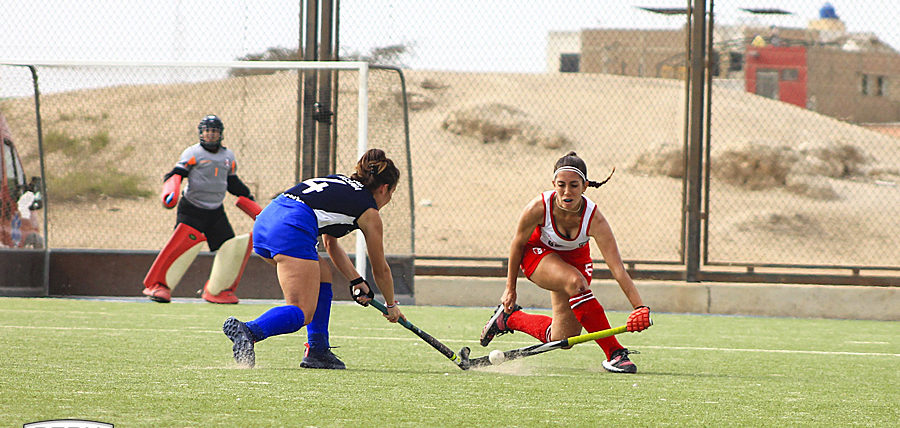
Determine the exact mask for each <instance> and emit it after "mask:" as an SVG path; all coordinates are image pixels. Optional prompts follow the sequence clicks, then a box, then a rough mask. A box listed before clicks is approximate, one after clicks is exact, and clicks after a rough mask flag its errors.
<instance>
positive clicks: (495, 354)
mask: <svg viewBox="0 0 900 428" xmlns="http://www.w3.org/2000/svg"><path fill="white" fill-rule="evenodd" d="M488 360H490V362H491V364H493V365H497V364H502V363H503V362H504V361H506V355H503V351H501V350H499V349H495V350H493V351H491V353H490V354H488Z"/></svg>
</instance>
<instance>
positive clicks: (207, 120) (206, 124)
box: [197, 114, 225, 152]
mask: <svg viewBox="0 0 900 428" xmlns="http://www.w3.org/2000/svg"><path fill="white" fill-rule="evenodd" d="M207 129H216V130H218V131H219V138H218V139H217V140H215V141H206V140H205V139H204V138H203V131H206V130H207ZM197 132H198V134H199V135H200V145H201V146H203V148H204V149H207V150H209V151H212V152H216V151H218V150H219V147H221V145H222V138H223V137H224V134H225V125H224V124H222V119H219V117H218V116H216V115H213V114H211V115H209V116H206V117H204V118H203V119H201V120H200V124H199V125H197Z"/></svg>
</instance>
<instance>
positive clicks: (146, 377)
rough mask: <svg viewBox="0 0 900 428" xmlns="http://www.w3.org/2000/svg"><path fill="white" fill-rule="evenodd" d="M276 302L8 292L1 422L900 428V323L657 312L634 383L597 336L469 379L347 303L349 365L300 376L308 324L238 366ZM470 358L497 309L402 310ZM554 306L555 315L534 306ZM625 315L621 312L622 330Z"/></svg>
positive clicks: (509, 343)
mask: <svg viewBox="0 0 900 428" xmlns="http://www.w3.org/2000/svg"><path fill="white" fill-rule="evenodd" d="M271 306H272V305H271V304H263V303H256V304H253V303H251V302H244V303H242V304H240V305H236V306H220V305H211V304H204V303H172V304H167V305H163V304H156V303H151V302H145V301H98V300H84V299H51V298H48V299H20V298H0V351H2V361H0V392H2V393H0V426H22V424H24V423H27V422H34V421H42V420H50V419H65V418H70V419H86V420H95V421H102V422H107V423H113V424H115V425H116V426H122V427H131V426H154V427H160V426H179V427H180V426H185V427H187V426H191V427H207V426H228V427H257V426H259V427H263V426H410V427H412V426H847V425H861V426H891V425H893V426H896V424H897V423H898V421H900V406H898V405H897V403H900V387H898V385H900V342H898V340H900V323H898V322H896V321H895V322H878V321H844V320H821V319H789V318H759V317H730V316H712V315H675V314H654V322H655V325H654V326H653V327H651V328H650V329H649V330H647V331H645V332H642V333H625V334H622V335H620V336H618V337H619V339H620V341H621V342H622V343H623V345H625V346H627V347H628V348H629V349H632V350H639V351H641V354H639V355H633V356H632V360H633V361H634V362H635V363H636V364H637V366H638V373H637V374H635V375H623V374H613V373H608V372H606V371H604V370H603V368H602V367H601V366H600V362H601V361H602V360H603V359H605V357H604V355H603V353H602V351H601V350H600V349H599V347H597V346H596V345H595V344H593V343H585V344H581V345H578V346H575V347H574V348H573V349H571V350H559V351H551V352H548V353H545V354H541V355H537V356H532V357H528V358H524V359H522V360H516V361H509V362H507V363H504V364H502V365H499V366H495V367H489V368H485V369H479V370H469V371H462V370H460V369H459V368H458V367H457V366H456V365H455V364H453V363H452V362H450V361H449V360H447V359H446V358H445V357H443V356H442V355H441V354H439V353H438V352H437V351H435V350H434V349H432V348H430V347H429V346H428V345H427V344H425V343H424V342H422V341H421V340H420V339H419V338H418V337H416V336H415V335H413V334H412V333H411V332H410V331H408V330H406V329H404V328H403V327H402V326H400V325H399V324H389V323H388V322H386V321H385V320H384V319H383V318H382V316H381V315H380V313H379V312H377V311H376V310H375V309H373V308H363V307H360V306H357V305H354V304H346V303H338V304H335V306H334V307H333V309H332V324H331V335H332V337H331V344H332V346H338V348H336V349H334V352H335V353H336V354H337V355H338V356H339V357H340V358H341V359H342V360H343V361H344V362H345V363H346V364H347V370H340V371H331V370H309V369H301V368H300V367H299V365H298V364H299V362H300V359H301V357H302V353H303V349H304V347H303V344H304V342H305V341H306V334H305V330H301V331H300V332H298V333H295V334H291V335H284V336H278V337H273V338H269V339H267V340H265V341H264V342H260V343H258V344H257V345H256V361H257V366H256V368H254V369H240V368H237V366H236V365H235V364H234V361H233V360H232V356H231V342H230V341H229V340H228V339H227V338H226V337H225V336H224V335H223V334H222V332H221V325H222V322H223V321H224V320H225V318H226V317H228V316H231V315H233V316H236V317H238V318H239V319H241V320H249V319H253V318H255V317H256V316H258V315H259V314H261V313H262V312H264V311H265V310H266V309H268V308H269V307H271ZM403 311H404V313H405V314H406V315H407V317H408V319H409V321H410V322H412V323H413V324H415V325H417V326H418V327H420V328H421V329H423V330H425V331H426V332H428V333H430V334H432V335H433V336H435V337H437V338H438V339H440V340H442V341H443V342H444V343H445V344H447V345H448V346H449V347H450V348H452V349H454V350H458V349H460V348H461V347H463V346H470V347H471V348H472V356H473V357H475V356H482V355H486V354H487V353H488V352H489V351H490V350H492V349H502V350H508V349H513V348H519V347H522V346H526V345H530V344H534V343H536V341H535V340H533V339H532V338H531V337H529V336H527V335H525V334H523V333H516V334H512V335H505V336H500V337H498V338H496V339H494V342H493V343H491V346H490V347H488V348H482V347H481V346H479V345H478V336H479V333H480V331H481V327H482V323H483V322H484V321H486V320H487V318H488V317H489V316H490V315H491V309H490V308H456V307H416V306H404V307H403ZM531 312H543V313H546V311H531ZM626 316H627V314H626V313H622V312H610V313H609V317H610V321H611V323H612V324H613V325H614V326H616V325H621V324H624V321H625V317H626Z"/></svg>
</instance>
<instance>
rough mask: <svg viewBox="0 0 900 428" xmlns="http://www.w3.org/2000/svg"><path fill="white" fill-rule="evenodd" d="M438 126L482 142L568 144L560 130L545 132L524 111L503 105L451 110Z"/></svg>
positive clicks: (548, 146)
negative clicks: (557, 131) (558, 131)
mask: <svg viewBox="0 0 900 428" xmlns="http://www.w3.org/2000/svg"><path fill="white" fill-rule="evenodd" d="M441 128H443V129H445V130H447V131H448V132H452V133H454V134H456V135H462V136H466V137H472V138H476V139H478V140H480V141H481V142H483V143H485V144H489V143H514V144H524V145H528V146H540V147H544V148H548V149H558V148H560V147H563V146H566V145H570V144H571V142H570V141H569V139H568V138H566V137H565V136H564V135H562V134H560V133H556V132H553V133H548V132H545V131H544V130H543V129H542V128H541V127H540V126H539V125H537V124H535V123H533V122H532V121H531V118H530V117H529V116H528V114H526V113H525V112H523V111H521V110H518V109H516V108H515V107H511V106H508V105H504V104H498V103H490V104H482V105H477V106H474V107H470V108H466V109H461V110H456V111H452V112H450V114H448V115H447V117H446V118H445V119H444V121H443V122H442V123H441Z"/></svg>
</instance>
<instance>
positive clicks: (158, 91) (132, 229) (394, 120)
mask: <svg viewBox="0 0 900 428" xmlns="http://www.w3.org/2000/svg"><path fill="white" fill-rule="evenodd" d="M20 66H25V67H31V68H32V69H35V70H37V72H36V76H35V79H39V81H40V93H39V94H37V93H28V92H26V91H25V90H24V89H17V88H18V87H20V86H21V87H23V88H24V87H25V86H26V85H25V84H24V83H23V84H22V85H19V83H18V82H15V84H12V85H8V84H7V83H8V82H7V78H6V77H5V74H6V75H9V74H10V73H4V72H3V69H4V68H6V69H9V68H12V67H16V68H18V67H20ZM240 69H243V70H259V71H262V73H260V74H249V73H248V74H245V75H241V76H235V75H229V72H230V71H232V70H240ZM303 70H335V71H342V72H344V71H346V72H350V73H353V72H355V73H357V78H356V79H339V80H340V82H339V83H340V88H339V89H338V91H337V92H339V93H340V96H341V99H342V100H343V101H342V102H341V103H340V108H341V110H342V111H340V112H336V114H341V113H342V114H343V115H342V116H343V117H344V118H347V119H349V120H341V119H338V121H339V122H342V124H341V126H340V128H339V133H340V135H341V136H342V137H345V138H342V139H339V140H338V141H336V143H335V144H336V145H337V146H339V147H338V149H337V150H336V151H337V152H339V153H335V154H334V156H335V159H337V162H336V165H337V170H336V172H340V173H345V172H352V167H353V166H354V165H355V163H356V160H357V159H358V158H359V157H360V156H361V155H362V154H363V153H364V152H365V151H366V150H367V149H368V148H369V147H370V146H372V147H381V148H385V151H386V152H388V154H389V156H391V157H392V158H393V159H394V160H395V162H397V161H400V163H401V164H402V163H406V164H407V165H405V167H406V168H407V169H409V167H410V165H408V163H409V162H411V160H410V156H409V153H408V150H409V146H408V126H405V125H406V123H402V124H401V123H400V120H403V121H404V122H405V121H406V120H407V116H406V111H405V106H406V93H405V83H402V80H403V77H402V72H401V71H400V70H392V69H390V68H381V67H380V66H377V65H370V64H369V63H367V62H364V61H211V62H206V61H56V60H31V59H15V58H14V59H3V58H0V83H2V85H0V107H3V109H4V111H6V110H12V111H13V112H14V113H13V114H12V115H10V116H11V117H13V121H15V122H16V123H15V124H14V125H16V126H17V127H28V126H29V124H27V123H24V122H25V119H24V118H25V117H27V115H25V114H16V113H15V112H16V111H18V110H26V109H27V108H28V107H27V104H28V102H31V103H33V101H32V98H31V97H40V98H39V99H40V102H41V104H42V107H41V112H42V113H41V114H42V115H43V116H44V117H45V119H47V120H44V121H43V122H44V123H45V126H44V131H43V133H44V134H47V135H49V136H51V137H53V139H54V141H56V142H55V143H54V144H55V145H52V146H51V147H50V149H45V152H42V153H38V150H37V149H33V150H31V151H30V153H28V155H32V156H34V157H33V158H31V157H29V159H38V158H40V159H43V158H44V156H46V157H47V158H48V159H49V165H51V166H50V169H51V171H50V172H49V174H48V175H49V177H50V178H49V179H48V181H49V182H50V184H51V186H50V188H49V189H48V195H47V197H48V198H50V199H54V202H56V201H57V200H59V190H61V186H60V185H59V183H60V181H59V180H56V185H55V186H53V183H54V174H55V175H57V178H58V179H63V178H65V179H70V178H73V177H76V176H77V174H76V172H77V171H75V170H74V168H72V169H73V170H72V171H69V170H67V168H69V167H71V166H73V165H74V164H76V163H79V162H82V161H81V160H80V159H86V158H91V159H92V160H93V161H94V162H95V164H96V165H102V166H103V168H109V169H110V171H111V172H116V173H119V172H121V173H123V174H122V175H127V174H124V173H125V172H127V173H129V174H130V173H132V172H133V171H138V170H140V171H138V172H134V173H133V174H134V175H135V176H136V180H137V182H138V184H137V186H138V187H140V189H139V190H140V192H139V191H137V190H135V192H136V193H135V195H136V196H137V197H132V196H135V195H125V196H123V197H122V198H121V199H115V198H116V196H112V198H110V199H106V196H103V198H102V201H101V202H102V203H95V204H94V205H96V207H94V208H95V209H94V208H91V209H94V212H91V213H87V214H86V215H84V216H83V217H82V218H81V219H80V220H76V219H74V218H69V216H67V215H64V214H63V213H61V212H58V211H55V210H54V212H53V213H50V214H48V215H49V216H50V221H51V224H50V226H49V228H50V229H52V231H53V234H54V237H55V239H54V241H55V242H56V243H57V245H59V246H60V247H61V248H99V249H102V248H109V249H125V250H130V249H135V250H148V249H158V248H157V247H158V246H159V245H160V243H159V242H157V241H158V240H159V238H158V237H157V236H156V235H159V234H160V233H161V232H160V230H161V229H164V226H161V225H167V224H169V223H171V221H172V219H171V217H172V215H171V212H168V211H164V210H156V209H155V208H156V207H155V206H153V205H152V204H151V203H150V201H148V200H153V199H155V194H156V193H157V192H158V189H157V187H158V186H159V183H157V181H158V180H159V177H161V176H162V174H163V173H165V172H166V171H168V170H169V169H171V165H172V164H174V162H175V160H177V157H178V155H179V154H180V153H181V151H182V150H184V149H185V148H186V147H187V146H189V145H191V144H193V143H196V138H197V137H196V122H197V121H198V120H199V119H200V118H201V117H203V116H204V115H206V114H219V115H220V116H223V115H224V116H225V117H223V121H224V122H225V127H226V131H225V134H224V135H225V140H224V142H225V145H226V146H227V147H229V148H232V149H234V150H235V152H236V156H237V159H238V165H239V166H240V167H241V168H240V169H239V171H238V173H239V175H240V176H241V178H242V179H244V180H245V181H249V183H248V185H250V187H251V190H252V191H253V193H254V194H258V195H260V196H261V197H263V198H267V197H268V196H270V195H271V194H272V192H274V191H277V190H278V189H277V188H276V186H278V187H280V188H281V189H282V190H283V188H286V187H287V186H288V185H290V184H293V183H292V182H293V181H294V178H293V175H294V170H293V169H292V168H291V169H290V175H288V174H286V173H282V171H287V170H288V168H284V167H283V166H284V164H285V163H287V162H292V161H294V162H299V153H296V154H294V153H292V152H293V150H291V149H290V144H289V142H293V143H296V142H297V138H299V133H297V132H294V135H292V134H291V129H294V130H295V131H296V129H299V126H300V123H299V120H298V118H297V115H294V117H293V118H292V117H291V115H290V112H291V111H294V112H297V111H299V110H297V109H298V108H299V107H298V99H297V93H298V92H299V91H298V87H299V82H298V80H299V79H296V78H294V79H293V81H291V78H292V77H296V76H297V75H298V73H300V72H301V71H303ZM372 70H374V71H372ZM269 71H271V73H266V72H269ZM285 72H287V73H285ZM373 73H377V74H378V75H377V76H375V75H373ZM395 73H396V74H400V78H399V79H397V77H396V76H390V74H395ZM279 74H288V75H289V76H280V77H279V76H278V75H279ZM373 79H375V80H374V82H375V83H374V86H373ZM27 83H28V85H27V86H28V88H31V86H30V85H31V84H32V82H30V81H29V82H27ZM401 85H402V88H401ZM373 92H374V93H375V96H376V99H377V104H375V105H372V104H371V103H370V101H371V100H372V94H373ZM401 96H402V98H400V97H401ZM353 97H355V98H356V100H352V98H353ZM401 99H402V105H401V103H400V100H401ZM353 101H355V102H353ZM292 103H293V105H291V104H292ZM371 108H375V109H376V110H374V111H370V109H371ZM353 110H356V111H355V112H354V111H353ZM401 110H402V111H401ZM373 114H374V115H377V116H378V118H377V120H376V122H377V123H373V122H372V120H371V119H372V115H373ZM31 118H32V119H31V120H32V121H33V120H34V119H33V118H34V116H31ZM353 118H355V123H352V122H354V119H353ZM401 118H402V119H401ZM46 124H49V126H47V125H46ZM123 124H127V126H130V127H131V129H130V131H128V132H123V131H121V130H120V129H118V127H120V126H121V125H123ZM30 126H33V124H31V125H30ZM295 126H296V127H297V128H293V127H295ZM333 126H338V124H337V123H334V124H333ZM373 129H374V130H375V132H376V134H378V135H376V139H375V140H374V141H373V140H372V136H373V134H372V130H373ZM238 132H240V133H242V134H240V135H239V134H237V133H238ZM401 133H403V134H402V135H401ZM26 134H34V132H26ZM404 137H405V138H404ZM66 138H70V139H71V140H70V141H57V140H60V139H66ZM26 139H27V138H26ZM352 139H355V140H356V144H352V145H351V140H352ZM35 140H36V138H35ZM36 145H37V144H35V146H36ZM273 145H274V146H277V147H278V149H277V150H275V149H273V148H271V147H269V146H273ZM288 150H291V155H289V156H285V154H286V151H288ZM404 151H405V152H406V153H403V152H404ZM74 152H78V153H74ZM404 155H405V156H404ZM38 156H39V157H38ZM76 159H78V160H77V161H76ZM26 166H27V165H26ZM276 166H277V168H276ZM398 166H401V165H398ZM401 167H402V166H401ZM257 169H259V170H266V172H269V171H274V170H277V171H278V174H275V173H272V174H270V175H265V174H263V173H261V172H259V171H256V170H257ZM345 169H349V171H345ZM145 171H146V172H145ZM246 177H250V179H249V180H248V179H247V178H246ZM289 177H290V178H289ZM408 177H409V180H410V181H411V179H412V176H411V174H410V175H408ZM62 187H67V188H69V187H71V186H68V185H67V186H62ZM65 190H70V189H65ZM408 190H409V192H408V195H402V196H401V195H400V194H397V195H395V198H394V200H395V201H397V202H399V203H395V205H398V206H402V205H401V204H402V203H403V202H409V209H410V210H412V209H413V208H414V204H413V203H412V200H413V195H412V184H411V183H409V184H408ZM398 193H399V192H398ZM403 193H407V192H403ZM397 196H401V197H400V198H397ZM90 198H91V196H87V197H84V196H80V195H75V196H72V197H71V198H68V199H63V200H64V201H65V202H66V203H71V204H76V205H77V204H79V203H83V202H85V201H86V200H87V201H89V202H90V200H91V199H90ZM398 199H399V201H398ZM404 200H406V201H404ZM401 201H403V202H401ZM229 205H232V204H229V203H228V202H227V201H226V211H229V213H230V212H233V211H234V210H233V207H231V206H229ZM57 206H58V204H57ZM151 207H152V208H151ZM79 208H84V207H79ZM89 208H90V207H89ZM404 208H405V207H404ZM137 210H145V211H146V217H144V218H142V217H140V216H138V215H135V216H134V217H133V218H129V219H126V220H124V221H125V223H128V224H127V225H124V227H122V228H121V229H120V233H121V235H122V236H121V237H116V236H109V234H105V235H104V234H100V233H93V232H90V231H88V232H79V231H77V227H75V226H76V225H77V224H78V222H79V221H84V220H85V217H86V218H88V219H89V220H88V221H97V222H100V223H102V222H107V223H109V222H111V221H112V222H114V221H116V219H118V218H121V217H123V216H124V215H125V213H132V212H133V211H137ZM390 211H391V212H389V213H385V214H384V215H383V217H386V220H385V223H386V224H385V229H386V232H387V233H390V235H391V238H392V241H393V242H391V243H386V248H385V250H386V252H388V253H389V254H401V255H402V254H410V255H411V254H412V252H413V248H414V243H413V233H414V232H413V227H414V221H413V218H414V214H413V213H412V212H409V213H399V212H398V211H400V210H390ZM110 213H112V214H110ZM104 217H113V219H109V218H104ZM241 217H242V216H241V215H239V214H234V215H229V218H230V219H231V220H232V223H233V225H234V226H235V227H234V228H235V231H236V232H237V233H241V232H243V231H244V230H245V229H247V228H248V226H249V227H252V224H249V223H248V222H246V221H245V219H243V218H241ZM389 221H393V222H394V226H389V225H388V222H389ZM117 227H118V226H117ZM390 227H396V231H395V230H392V229H390ZM70 229H71V230H70ZM98 229H99V228H98ZM238 229H241V230H240V231H239V230H238ZM406 238H408V240H407V239H406ZM117 239H119V240H117ZM342 240H343V241H342V242H345V243H346V244H347V245H348V246H349V245H352V244H351V243H350V242H349V241H351V240H355V241H356V242H355V247H356V249H355V250H356V263H357V269H358V270H359V271H360V272H362V273H364V274H365V273H366V272H367V270H366V249H365V241H364V239H363V238H362V235H361V233H358V234H357V236H356V237H355V238H353V237H345V238H342ZM404 241H405V243H404ZM390 245H393V246H394V248H389V246H390Z"/></svg>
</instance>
